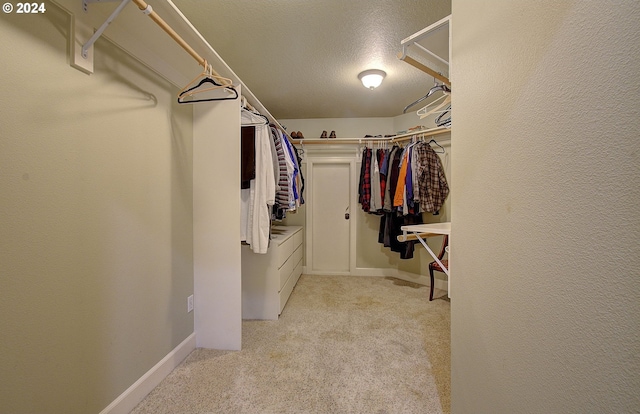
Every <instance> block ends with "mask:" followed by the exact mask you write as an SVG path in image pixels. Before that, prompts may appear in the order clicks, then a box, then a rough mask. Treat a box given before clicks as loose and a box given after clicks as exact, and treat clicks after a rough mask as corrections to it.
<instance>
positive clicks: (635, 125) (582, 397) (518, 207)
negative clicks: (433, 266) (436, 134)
mask: <svg viewBox="0 0 640 414" xmlns="http://www.w3.org/2000/svg"><path fill="white" fill-rule="evenodd" d="M639 21H640V3H638V2H635V1H624V2H610V1H605V2H579V1H566V2H556V1H549V0H547V1H542V2H525V1H517V2H514V1H512V0H503V1H497V0H494V1H492V2H477V1H466V0H454V2H453V22H452V24H453V61H452V69H453V71H452V85H453V90H454V94H453V105H454V108H455V112H456V113H455V126H454V130H453V132H452V159H453V162H452V181H453V182H454V183H455V193H454V195H453V200H452V223H453V224H452V241H451V249H452V258H453V261H452V264H451V272H452V295H453V296H452V301H451V305H452V308H451V315H452V323H451V329H452V333H451V335H452V412H453V413H455V414H466V413H492V414H496V413H631V412H640V393H639V392H638V390H640V358H639V357H638V356H639V355H640V334H639V332H640V329H639V321H640V277H639V276H640V273H639V270H638V269H640V259H639V258H640V247H639V246H640V244H639V242H638V240H640V210H639V209H638V202H639V200H640V170H639V169H638V165H640V160H639V159H638V154H640V138H639V137H640V117H639V113H638V108H640V93H638V91H639V90H640V74H639V68H640V25H639V24H638V22H639Z"/></svg>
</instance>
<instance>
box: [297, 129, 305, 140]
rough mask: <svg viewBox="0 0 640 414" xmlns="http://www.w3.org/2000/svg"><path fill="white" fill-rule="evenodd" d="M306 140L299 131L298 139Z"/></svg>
mask: <svg viewBox="0 0 640 414" xmlns="http://www.w3.org/2000/svg"><path fill="white" fill-rule="evenodd" d="M302 138H304V135H302V132H300V131H298V139H302Z"/></svg>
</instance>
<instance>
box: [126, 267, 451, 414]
mask: <svg viewBox="0 0 640 414" xmlns="http://www.w3.org/2000/svg"><path fill="white" fill-rule="evenodd" d="M443 293H444V292H436V295H434V296H437V294H443ZM449 305H450V303H449V301H448V299H446V296H445V297H444V298H442V299H436V300H434V301H432V302H429V287H428V286H421V285H417V284H413V283H409V282H404V281H402V280H399V279H394V278H378V277H349V276H306V275H303V276H302V277H301V278H300V280H299V281H298V284H297V286H296V288H295V290H294V292H293V294H292V295H291V298H290V299H289V302H288V303H287V306H286V307H285V309H284V312H283V313H282V315H281V316H280V319H279V320H278V321H244V322H243V326H242V330H243V333H242V350H241V351H235V352H234V351H215V350H206V349H196V350H195V351H193V352H192V353H191V354H190V355H189V356H188V357H187V358H186V359H185V361H184V362H183V363H182V364H181V365H180V366H178V367H177V368H176V369H175V370H174V371H173V372H172V373H171V374H170V375H169V376H168V377H167V378H166V379H165V380H164V381H163V382H162V383H161V384H160V385H159V386H158V387H156V389H155V390H154V391H152V392H151V393H150V394H149V395H148V396H147V398H146V399H145V400H143V401H142V402H141V403H140V404H139V405H138V406H137V407H136V408H135V409H134V410H133V411H132V414H146V413H153V414H161V413H171V414H178V413H179V414H210V413H225V414H236V413H247V414H254V413H255V414H272V413H273V414H276V413H277V414H283V413H296V414H299V413H367V414H369V413H376V414H383V413H386V414H392V413H393V414H397V413H428V414H431V413H449V412H450V378H451V375H450V371H451V368H450V312H449V309H450V307H449Z"/></svg>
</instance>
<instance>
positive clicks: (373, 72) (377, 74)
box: [358, 69, 387, 90]
mask: <svg viewBox="0 0 640 414" xmlns="http://www.w3.org/2000/svg"><path fill="white" fill-rule="evenodd" d="M385 76H387V74H386V73H385V72H384V71H383V70H380V69H369V70H365V71H364V72H360V74H359V75H358V79H360V81H362V84H363V85H364V87H365V88H369V89H372V90H373V89H374V88H377V87H378V86H380V84H381V83H382V79H384V77H385Z"/></svg>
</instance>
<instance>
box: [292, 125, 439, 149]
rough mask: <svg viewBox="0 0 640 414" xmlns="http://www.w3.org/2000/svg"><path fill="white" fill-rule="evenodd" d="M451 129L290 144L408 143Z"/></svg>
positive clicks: (303, 140) (300, 140)
mask: <svg viewBox="0 0 640 414" xmlns="http://www.w3.org/2000/svg"><path fill="white" fill-rule="evenodd" d="M450 132H451V129H449V128H444V127H438V128H431V129H422V130H416V131H411V132H408V133H404V134H398V135H394V136H392V137H367V138H334V139H292V140H291V143H293V144H301V145H307V144H311V145H340V144H349V145H352V144H366V143H374V142H388V143H392V144H393V143H397V142H404V141H410V140H411V139H414V138H426V137H431V136H437V135H442V134H447V133H450Z"/></svg>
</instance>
